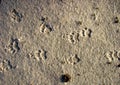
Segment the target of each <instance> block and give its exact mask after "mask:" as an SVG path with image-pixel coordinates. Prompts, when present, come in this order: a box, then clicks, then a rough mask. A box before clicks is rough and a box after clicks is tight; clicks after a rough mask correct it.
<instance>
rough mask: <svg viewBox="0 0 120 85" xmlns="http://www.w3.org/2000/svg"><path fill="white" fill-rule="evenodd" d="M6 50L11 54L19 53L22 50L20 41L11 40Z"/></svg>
mask: <svg viewBox="0 0 120 85" xmlns="http://www.w3.org/2000/svg"><path fill="white" fill-rule="evenodd" d="M5 50H6V51H8V52H10V53H11V54H15V53H17V52H18V51H19V50H20V47H19V41H18V39H13V38H11V40H10V41H9V44H8V46H6V48H5Z"/></svg>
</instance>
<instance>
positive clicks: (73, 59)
mask: <svg viewBox="0 0 120 85" xmlns="http://www.w3.org/2000/svg"><path fill="white" fill-rule="evenodd" d="M67 61H68V63H70V64H72V65H74V64H77V63H78V62H80V58H79V57H78V55H77V54H75V55H74V56H71V57H69V58H68V60H67Z"/></svg>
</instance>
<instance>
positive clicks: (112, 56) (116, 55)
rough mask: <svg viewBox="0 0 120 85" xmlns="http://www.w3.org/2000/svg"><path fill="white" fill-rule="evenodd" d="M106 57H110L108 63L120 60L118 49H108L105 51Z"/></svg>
mask: <svg viewBox="0 0 120 85" xmlns="http://www.w3.org/2000/svg"><path fill="white" fill-rule="evenodd" d="M105 57H106V58H107V59H108V62H107V63H108V64H111V63H112V62H114V61H115V60H116V59H117V60H119V53H118V51H116V50H114V51H108V52H106V53H105Z"/></svg>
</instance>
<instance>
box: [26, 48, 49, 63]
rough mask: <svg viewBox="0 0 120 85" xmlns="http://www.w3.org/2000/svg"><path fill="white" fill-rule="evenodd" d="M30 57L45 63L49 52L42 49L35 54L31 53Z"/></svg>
mask: <svg viewBox="0 0 120 85" xmlns="http://www.w3.org/2000/svg"><path fill="white" fill-rule="evenodd" d="M28 56H29V57H30V58H32V57H33V58H35V59H36V60H37V61H40V60H42V61H44V60H46V59H47V51H45V50H44V49H40V50H37V51H35V52H34V53H30V54H28Z"/></svg>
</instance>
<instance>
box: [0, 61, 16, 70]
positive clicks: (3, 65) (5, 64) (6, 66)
mask: <svg viewBox="0 0 120 85" xmlns="http://www.w3.org/2000/svg"><path fill="white" fill-rule="evenodd" d="M15 67H16V66H13V65H12V64H11V62H10V61H9V60H4V61H2V62H0V72H4V71H7V70H10V69H14V68H15Z"/></svg>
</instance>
